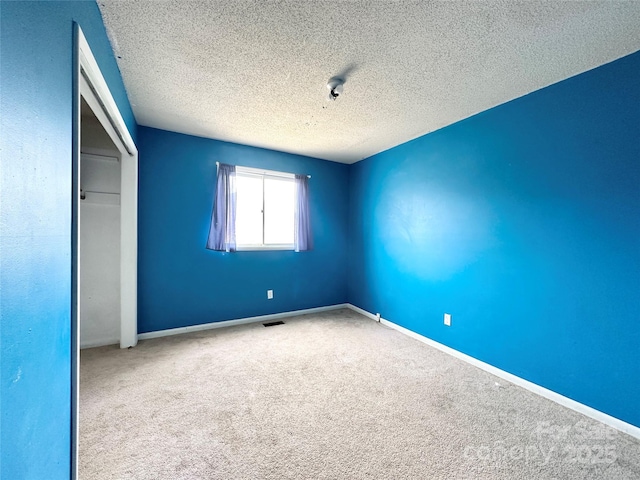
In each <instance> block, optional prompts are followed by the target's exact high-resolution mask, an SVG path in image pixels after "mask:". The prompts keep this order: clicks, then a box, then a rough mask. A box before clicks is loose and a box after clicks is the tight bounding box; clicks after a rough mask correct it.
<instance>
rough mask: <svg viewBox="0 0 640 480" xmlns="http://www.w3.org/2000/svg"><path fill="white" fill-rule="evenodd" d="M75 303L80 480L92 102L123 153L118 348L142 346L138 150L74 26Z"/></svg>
mask: <svg viewBox="0 0 640 480" xmlns="http://www.w3.org/2000/svg"><path fill="white" fill-rule="evenodd" d="M73 58H74V72H73V106H74V109H73V117H72V118H73V132H72V136H73V146H72V149H73V159H72V189H73V190H72V305H71V347H72V349H71V376H72V378H71V423H72V424H71V438H72V442H71V443H72V448H71V478H73V479H76V478H77V475H78V471H77V463H78V462H77V455H78V398H79V397H78V395H79V378H80V376H79V371H78V364H79V360H80V315H79V313H80V308H79V301H80V295H79V289H80V282H79V280H80V248H81V247H82V246H81V245H80V243H79V238H80V237H79V225H80V223H79V215H80V208H79V206H80V105H81V97H82V98H83V99H84V100H85V101H86V102H87V104H89V106H90V107H91V109H92V110H93V113H94V114H95V115H96V117H97V118H98V120H99V121H100V123H101V124H102V126H103V128H104V129H105V131H106V132H107V134H108V135H109V137H110V138H111V140H112V141H113V143H114V145H115V146H116V148H117V149H118V151H119V152H120V169H121V175H120V178H121V180H120V348H128V347H133V346H135V345H136V344H137V343H138V318H137V310H138V304H137V301H138V293H137V285H138V149H137V147H136V145H135V143H134V142H133V138H132V137H131V134H130V132H129V129H128V128H127V125H126V123H125V122H124V119H123V118H122V115H121V114H120V111H119V110H118V106H117V104H116V102H115V100H114V99H113V96H112V95H111V92H110V91H109V87H108V85H107V82H106V81H105V79H104V77H103V75H102V72H101V71H100V68H99V67H98V63H97V62H96V59H95V57H94V56H93V53H92V52H91V48H90V47H89V43H88V42H87V39H86V37H85V36H84V34H83V32H82V29H81V28H80V26H79V25H78V24H77V23H76V24H75V25H74V52H73Z"/></svg>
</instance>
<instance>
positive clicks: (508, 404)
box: [80, 310, 640, 480]
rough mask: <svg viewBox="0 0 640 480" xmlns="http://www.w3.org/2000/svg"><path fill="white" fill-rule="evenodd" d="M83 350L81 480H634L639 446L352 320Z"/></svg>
mask: <svg viewBox="0 0 640 480" xmlns="http://www.w3.org/2000/svg"><path fill="white" fill-rule="evenodd" d="M285 321H286V324H285V325H279V326H274V327H267V328H265V327H263V326H262V325H261V324H253V325H244V326H239V327H232V328H226V329H219V330H209V331H205V332H198V333H193V334H186V335H178V336H174V337H165V338H159V339H153V340H147V341H141V342H140V344H139V345H138V346H137V347H135V348H133V349H130V350H120V349H118V348H117V347H115V346H114V347H103V348H95V349H90V350H84V351H82V355H81V388H80V390H81V393H80V409H81V410H80V478H81V479H82V480H89V479H145V480H151V479H263V478H264V479H315V478H322V479H337V478H345V479H365V478H367V479H369V478H376V479H395V478H416V479H424V478H442V479H445V478H446V479H479V478H482V479H485V478H503V479H527V480H529V479H537V478H542V479H586V478H593V479H616V480H621V479H640V442H639V441H637V440H636V439H633V438H632V437H629V436H627V435H624V434H622V433H619V432H617V431H616V430H612V429H609V428H607V427H605V426H603V425H601V424H599V423H598V422H595V421H593V420H590V419H588V418H586V417H583V416H582V415H580V414H577V413H575V412H573V411H571V410H567V409H565V408H563V407H561V406H559V405H557V404H555V403H552V402H550V401H548V400H545V399H543V398H541V397H538V396H537V395H534V394H532V393H530V392H528V391H526V390H523V389H522V388H519V387H516V386H514V385H512V384H509V383H506V382H505V381H503V380H501V379H499V378H497V377H494V376H492V375H490V374H488V373H485V372H484V371H482V370H479V369H477V368H475V367H472V366H470V365H468V364H466V363H464V362H462V361H459V360H456V359H454V358H452V357H450V356H448V355H446V354H444V353H442V352H440V351H438V350H435V349H433V348H431V347H429V346H426V345H424V344H422V343H420V342H417V341H415V340H413V339H410V338H408V337H406V336H404V335H402V334H400V333H398V332H396V331H394V330H391V329H388V328H386V327H384V326H382V325H380V324H377V323H375V322H373V321H371V320H368V319H366V318H364V317H362V316H360V315H358V314H356V313H353V312H351V311H347V310H340V311H335V312H328V313H323V314H318V315H308V316H302V317H296V318H291V319H287V320H285Z"/></svg>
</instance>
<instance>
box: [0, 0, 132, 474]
mask: <svg viewBox="0 0 640 480" xmlns="http://www.w3.org/2000/svg"><path fill="white" fill-rule="evenodd" d="M73 21H76V22H78V23H79V24H80V26H81V27H82V28H83V30H84V33H85V36H86V37H87V40H88V42H89V44H90V45H91V47H92V49H93V52H94V55H95V56H96V59H97V60H98V63H99V64H100V68H101V69H102V72H103V74H104V75H105V77H106V80H107V82H108V83H109V86H110V89H111V91H112V93H113V94H114V97H115V99H116V101H117V103H118V106H119V107H120V109H121V112H122V114H123V116H124V118H125V121H126V122H127V125H128V126H129V128H130V129H131V130H132V134H133V135H135V128H136V125H135V120H134V118H133V114H132V113H131V108H130V106H129V102H128V100H127V97H126V93H125V90H124V86H123V84H122V81H121V79H120V73H119V71H118V68H117V65H116V62H115V59H114V58H113V54H112V52H111V47H110V45H109V41H108V39H107V36H106V33H105V30H104V27H103V24H102V19H101V17H100V12H99V10H98V7H97V5H96V4H95V2H44V1H39V2H6V1H3V2H0V22H1V23H0V85H1V89H2V90H1V93H2V94H1V95H0V122H1V125H0V140H1V143H0V145H1V151H0V155H1V156H2V171H1V174H0V175H1V177H0V179H1V180H0V181H1V187H0V191H1V194H2V209H1V211H0V263H1V268H0V305H1V307H0V316H1V321H0V328H1V330H0V358H1V362H0V363H1V384H0V401H1V407H2V418H1V423H2V428H1V434H0V442H1V443H0V445H1V448H0V450H1V454H0V477H1V478H3V479H4V478H6V479H38V480H40V479H43V478H46V479H52V480H53V479H64V478H69V474H70V441H71V440H70V421H71V420H70V389H71V370H70V366H71V354H70V341H71V340H70V333H71V151H72V150H71V149H72V143H71V139H72V95H73V90H72V73H73V72H72V51H73Z"/></svg>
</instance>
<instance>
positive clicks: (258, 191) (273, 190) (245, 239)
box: [236, 167, 296, 250]
mask: <svg viewBox="0 0 640 480" xmlns="http://www.w3.org/2000/svg"><path fill="white" fill-rule="evenodd" d="M236 192H237V200H236V201H237V205H236V243H237V248H238V249H239V250H260V249H266V250H276V249H283V250H285V249H293V248H294V236H295V235H294V229H295V216H294V215H295V212H294V208H295V199H296V196H295V195H296V185H295V177H294V175H292V174H289V173H280V172H273V171H269V170H256V169H251V168H246V167H236Z"/></svg>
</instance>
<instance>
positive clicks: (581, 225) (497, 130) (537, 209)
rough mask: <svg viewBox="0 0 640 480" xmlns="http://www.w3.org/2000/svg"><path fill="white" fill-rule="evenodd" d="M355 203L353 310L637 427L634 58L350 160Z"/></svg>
mask: <svg viewBox="0 0 640 480" xmlns="http://www.w3.org/2000/svg"><path fill="white" fill-rule="evenodd" d="M350 194H351V204H350V226H351V227H350V228H351V230H350V234H349V237H350V245H349V258H350V268H349V301H350V302H351V303H353V304H355V305H358V306H359V307H362V308H364V309H366V310H368V311H370V312H380V313H381V314H382V316H383V317H384V318H387V319H389V320H391V321H393V322H395V323H398V324H400V325H402V326H404V327H406V328H408V329H410V330H413V331H415V332H418V333H420V334H422V335H425V336H427V337H429V338H432V339H434V340H436V341H439V342H441V343H444V344H446V345H449V346H451V347H453V348H455V349H457V350H459V351H461V352H464V353H467V354H469V355H471V356H473V357H476V358H478V359H480V360H483V361H485V362H487V363H489V364H492V365H495V366H497V367H499V368H501V369H503V370H506V371H508V372H511V373H514V374H516V375H518V376H520V377H523V378H525V379H528V380H530V381H532V382H535V383H537V384H539V385H542V386H545V387H547V388H549V389H551V390H554V391H556V392H559V393H561V394H563V395H566V396H568V397H570V398H573V399H575V400H578V401H579V402H582V403H584V404H587V405H590V406H592V407H594V408H596V409H598V410H601V411H603V412H606V413H608V414H610V415H613V416H614V417H617V418H620V419H622V420H625V421H627V422H630V423H632V424H634V425H637V426H640V408H639V406H638V399H640V381H639V379H640V348H639V346H640V53H635V54H633V55H630V56H627V57H625V58H622V59H620V60H618V61H615V62H613V63H610V64H608V65H605V66H602V67H600V68H597V69H595V70H592V71H589V72H587V73H584V74H582V75H579V76H577V77H573V78H571V79H568V80H566V81H564V82H561V83H558V84H555V85H552V86H550V87H548V88H545V89H543V90H539V91H537V92H534V93H532V94H530V95H527V96H525V97H522V98H519V99H517V100H514V101H512V102H509V103H507V104H504V105H501V106H499V107H496V108H493V109H491V110H489V111H486V112H483V113H481V114H479V115H476V116H474V117H472V118H469V119H467V120H464V121H461V122H459V123H456V124H454V125H451V126H449V127H447V128H444V129H441V130H439V131H437V132H435V133H431V134H429V135H425V136H423V137H420V138H418V139H416V140H413V141H410V142H408V143H405V144H403V145H400V146H398V147H395V148H393V149H391V150H388V151H385V152H383V153H380V154H378V155H375V156H373V157H371V158H369V159H367V160H364V161H362V162H360V163H357V164H355V165H353V166H352V168H351V171H350ZM445 312H447V313H451V314H452V315H453V324H452V326H451V327H445V326H444V325H443V318H442V317H443V314H444V313H445Z"/></svg>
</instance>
